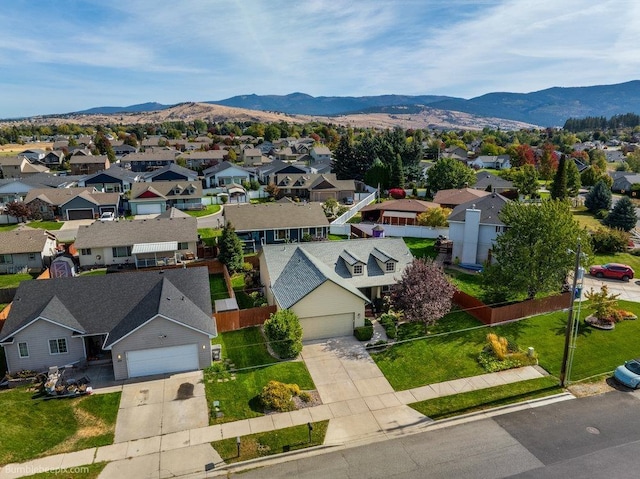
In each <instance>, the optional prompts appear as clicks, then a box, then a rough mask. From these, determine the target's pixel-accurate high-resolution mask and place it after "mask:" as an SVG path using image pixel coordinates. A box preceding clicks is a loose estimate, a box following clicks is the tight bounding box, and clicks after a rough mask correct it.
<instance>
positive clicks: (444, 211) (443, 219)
mask: <svg viewBox="0 0 640 479" xmlns="http://www.w3.org/2000/svg"><path fill="white" fill-rule="evenodd" d="M450 214H451V210H450V209H449V208H441V207H440V206H438V207H437V208H429V209H428V210H427V211H425V212H424V213H420V214H419V215H418V218H417V220H418V224H419V225H420V226H431V227H433V228H446V227H447V226H449V222H448V221H447V218H448V217H449V215H450Z"/></svg>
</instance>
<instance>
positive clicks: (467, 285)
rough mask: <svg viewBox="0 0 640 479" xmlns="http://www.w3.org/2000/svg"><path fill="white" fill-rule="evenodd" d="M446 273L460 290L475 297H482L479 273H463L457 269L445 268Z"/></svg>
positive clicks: (482, 291)
mask: <svg viewBox="0 0 640 479" xmlns="http://www.w3.org/2000/svg"><path fill="white" fill-rule="evenodd" d="M446 273H447V275H449V277H450V278H451V281H452V282H453V284H454V285H455V286H456V287H457V288H458V289H459V290H460V291H463V292H465V293H467V294H470V295H471V296H473V297H475V298H482V295H483V294H484V288H483V286H482V275H481V274H479V273H464V272H462V271H459V270H457V269H453V268H451V269H447V270H446Z"/></svg>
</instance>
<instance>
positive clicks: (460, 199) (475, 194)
mask: <svg viewBox="0 0 640 479" xmlns="http://www.w3.org/2000/svg"><path fill="white" fill-rule="evenodd" d="M490 194H491V193H489V192H488V191H482V190H474V189H473V188H462V189H460V190H440V191H438V192H437V193H436V196H435V197H434V198H433V202H434V203H438V204H439V205H461V204H462V203H466V202H467V201H472V200H474V199H477V198H482V197H484V196H489V195H490Z"/></svg>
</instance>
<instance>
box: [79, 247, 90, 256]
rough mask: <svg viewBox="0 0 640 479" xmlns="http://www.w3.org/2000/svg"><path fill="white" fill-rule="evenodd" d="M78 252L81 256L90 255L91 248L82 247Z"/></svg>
mask: <svg viewBox="0 0 640 479" xmlns="http://www.w3.org/2000/svg"><path fill="white" fill-rule="evenodd" d="M80 254H81V255H82V256H91V248H82V249H81V250H80Z"/></svg>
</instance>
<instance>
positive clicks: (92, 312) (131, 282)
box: [0, 268, 216, 345]
mask: <svg viewBox="0 0 640 479" xmlns="http://www.w3.org/2000/svg"><path fill="white" fill-rule="evenodd" d="M45 312H46V316H47V318H48V319H50V320H52V321H55V322H57V323H60V324H64V325H66V326H69V327H71V328H72V329H76V330H78V329H79V328H81V329H79V331H80V332H84V333H86V334H104V333H109V336H108V338H107V343H108V345H110V344H112V343H113V342H114V341H116V340H117V339H119V338H122V337H123V336H124V335H126V334H127V333H129V332H131V331H132V330H133V329H135V328H137V327H138V326H140V325H142V324H143V323H144V322H146V321H148V320H149V319H151V318H153V317H154V316H156V315H157V314H161V315H163V316H166V317H168V318H170V319H172V320H174V321H177V322H179V323H182V324H185V325H187V326H189V327H191V328H193V329H196V330H198V331H202V332H203V333H206V334H209V335H211V336H215V334H216V326H215V322H214V320H213V319H212V309H211V296H210V293H209V277H208V271H207V269H206V268H188V269H172V270H166V271H164V272H158V271H153V272H135V273H118V274H108V275H105V276H79V277H75V278H57V279H50V280H32V281H24V282H22V283H21V284H20V287H19V288H18V291H17V292H16V297H15V299H14V302H13V305H12V307H11V311H10V313H9V317H8V318H7V320H6V322H5V325H4V328H3V330H2V337H1V338H0V340H6V339H7V338H10V337H11V336H12V335H13V334H14V333H15V332H16V331H17V330H19V329H21V328H22V327H24V326H26V325H27V324H29V323H31V322H32V321H33V320H34V319H36V318H38V317H39V316H45V314H44V313H45ZM49 316H51V317H49Z"/></svg>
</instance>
